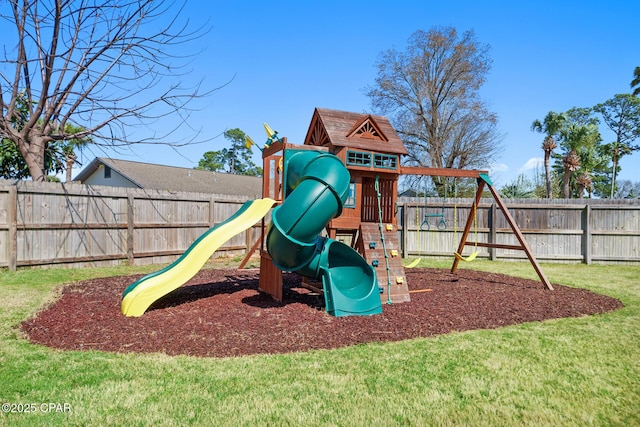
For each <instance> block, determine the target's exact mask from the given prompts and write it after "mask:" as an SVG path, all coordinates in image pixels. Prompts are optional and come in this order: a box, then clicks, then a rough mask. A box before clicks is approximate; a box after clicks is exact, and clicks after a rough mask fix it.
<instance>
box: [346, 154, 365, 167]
mask: <svg viewBox="0 0 640 427" xmlns="http://www.w3.org/2000/svg"><path fill="white" fill-rule="evenodd" d="M347 165H348V166H371V153H367V152H364V151H347Z"/></svg>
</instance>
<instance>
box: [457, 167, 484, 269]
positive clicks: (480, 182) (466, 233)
mask: <svg viewBox="0 0 640 427" xmlns="http://www.w3.org/2000/svg"><path fill="white" fill-rule="evenodd" d="M477 182H478V188H477V189H476V198H475V200H474V201H473V205H472V206H471V214H470V215H469V216H468V217H467V223H466V224H465V225H464V231H463V232H462V238H461V239H460V244H459V245H458V251H457V253H459V254H462V250H463V249H464V246H465V244H466V243H467V237H468V236H469V231H471V226H472V225H473V221H474V217H475V215H477V207H478V205H479V204H480V199H481V198H482V191H483V190H484V186H485V182H484V181H483V180H482V179H480V178H478V179H477ZM489 188H491V187H489ZM454 227H455V225H454ZM459 263H460V260H459V259H458V257H455V258H454V260H453V265H452V266H451V272H452V273H455V272H456V270H457V269H458V264H459Z"/></svg>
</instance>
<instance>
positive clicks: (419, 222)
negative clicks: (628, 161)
mask: <svg viewBox="0 0 640 427" xmlns="http://www.w3.org/2000/svg"><path fill="white" fill-rule="evenodd" d="M472 202H473V201H472V199H455V198H453V199H452V198H447V199H442V198H426V199H425V198H408V197H403V198H400V199H399V200H398V205H397V206H398V214H397V215H398V219H399V222H400V227H399V229H400V230H399V233H400V238H401V244H402V249H403V255H404V256H405V257H407V256H422V257H428V256H452V255H453V253H454V252H455V251H456V249H457V246H458V242H459V241H460V238H461V233H462V231H463V229H464V225H465V222H466V219H467V217H468V216H469V214H470V213H471V206H472ZM504 202H505V204H506V205H507V206H508V208H509V211H510V212H511V215H512V216H513V218H514V219H515V221H516V223H517V224H518V227H519V228H520V230H521V231H522V233H523V234H524V236H525V239H526V240H527V243H528V244H529V246H530V247H531V250H532V251H533V253H534V255H535V256H536V258H537V259H538V261H545V262H553V261H556V262H583V263H586V264H591V263H624V264H640V201H639V200H597V199H582V200H578V199H569V200H565V199H517V200H514V199H505V200H504ZM438 224H440V227H439V228H440V229H439V228H438ZM476 241H477V242H487V243H498V244H504V245H517V244H518V242H517V240H516V236H515V235H514V234H513V233H512V231H511V229H510V228H509V226H508V224H507V222H506V220H505V218H504V216H503V215H502V213H501V212H500V209H499V208H498V207H497V206H496V203H495V201H494V200H493V199H482V200H481V202H480V204H479V206H478V208H477V221H476V222H474V225H473V226H472V228H471V232H470V234H469V237H468V239H467V242H468V243H473V242H476ZM475 250H477V251H478V253H479V254H478V257H485V258H489V259H492V260H496V259H503V260H509V259H525V258H526V256H525V254H524V253H523V252H521V251H514V250H508V249H496V248H484V247H481V246H480V245H479V246H478V247H477V248H473V247H468V246H467V249H466V250H465V254H467V253H469V252H471V251H475Z"/></svg>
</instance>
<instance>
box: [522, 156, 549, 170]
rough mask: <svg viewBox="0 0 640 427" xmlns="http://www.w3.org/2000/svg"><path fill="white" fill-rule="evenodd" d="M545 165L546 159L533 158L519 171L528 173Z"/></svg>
mask: <svg viewBox="0 0 640 427" xmlns="http://www.w3.org/2000/svg"><path fill="white" fill-rule="evenodd" d="M543 165H544V159H543V158H542V157H532V158H530V159H529V160H527V162H526V163H525V164H524V165H522V166H521V167H520V169H518V172H519V173H522V172H526V171H529V170H532V169H536V168H539V167H542V166H543Z"/></svg>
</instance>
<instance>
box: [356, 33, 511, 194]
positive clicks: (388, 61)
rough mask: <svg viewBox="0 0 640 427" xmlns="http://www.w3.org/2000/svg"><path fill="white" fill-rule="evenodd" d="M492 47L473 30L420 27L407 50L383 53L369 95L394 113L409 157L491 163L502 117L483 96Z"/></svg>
mask: <svg viewBox="0 0 640 427" xmlns="http://www.w3.org/2000/svg"><path fill="white" fill-rule="evenodd" d="M488 52H489V47H488V46H487V45H483V44H480V43H478V42H477V41H476V40H475V36H474V33H473V32H472V31H466V32H464V33H463V34H462V35H461V36H460V37H459V36H458V32H457V31H456V29H455V28H435V29H431V30H430V31H428V32H425V31H416V32H415V33H414V34H413V35H412V36H411V37H410V38H409V42H408V47H407V49H406V51H405V52H400V51H397V50H394V49H392V50H388V51H386V52H384V53H382V54H381V56H380V59H379V60H378V62H377V63H376V67H377V69H378V75H377V77H376V84H375V86H373V87H371V88H368V89H367V95H368V96H369V98H370V99H371V103H372V106H373V108H374V109H375V110H377V111H379V112H380V113H382V114H386V115H388V116H389V119H390V120H391V121H392V123H393V125H394V127H395V128H396V130H397V131H398V133H399V135H400V137H401V138H402V140H403V142H404V143H405V145H406V147H407V150H408V151H409V153H410V154H409V157H408V160H409V162H410V163H412V164H416V165H420V166H430V167H439V168H441V167H448V168H472V167H486V166H487V165H488V164H489V161H490V160H491V159H492V158H493V157H494V156H495V155H496V154H497V153H498V151H499V149H500V144H501V140H502V137H501V135H499V134H498V132H497V118H496V116H495V114H493V113H491V112H489V111H488V110H487V108H486V106H485V105H484V103H483V102H482V101H481V99H480V97H479V89H480V87H481V86H482V84H483V83H484V81H485V75H486V74H487V72H488V71H489V68H490V64H491V60H490V58H489V55H488ZM436 185H437V186H438V184H436ZM439 191H440V190H439ZM440 192H441V191H440Z"/></svg>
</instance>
